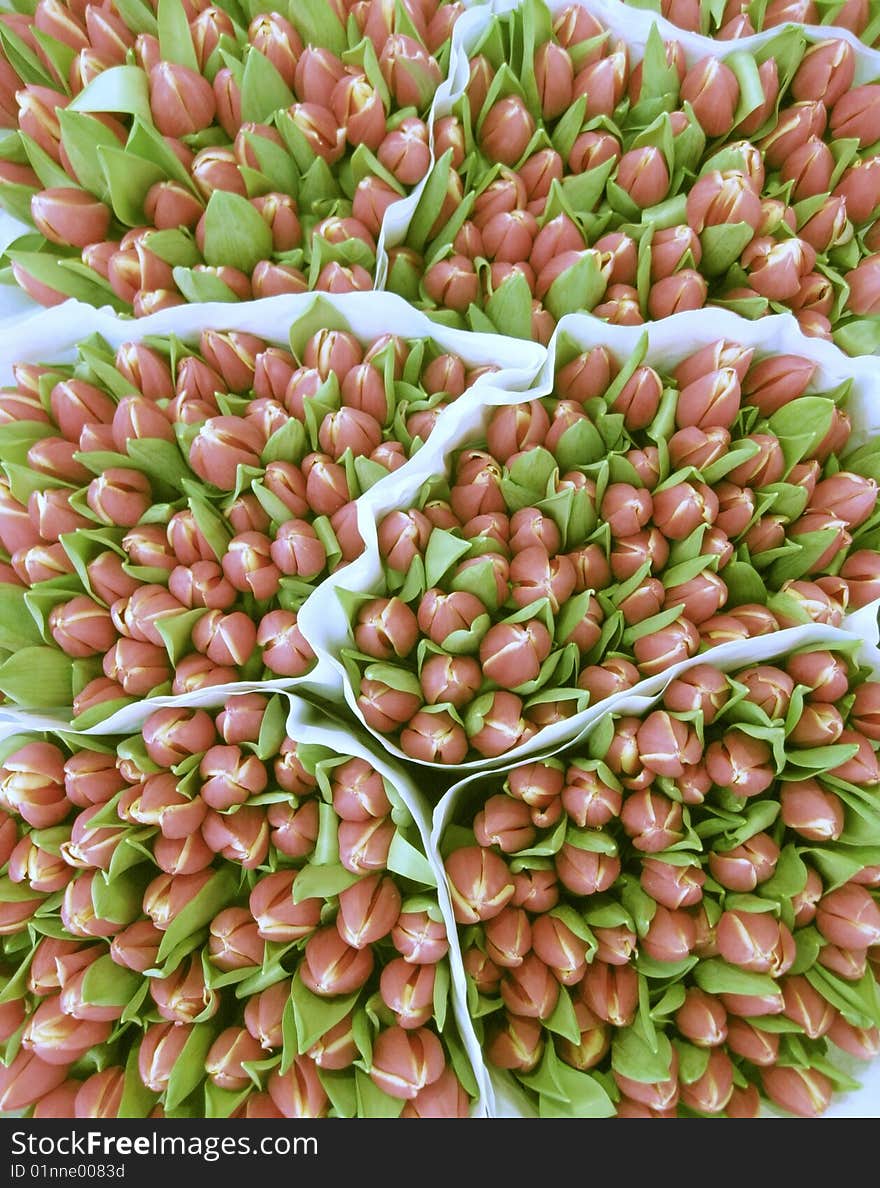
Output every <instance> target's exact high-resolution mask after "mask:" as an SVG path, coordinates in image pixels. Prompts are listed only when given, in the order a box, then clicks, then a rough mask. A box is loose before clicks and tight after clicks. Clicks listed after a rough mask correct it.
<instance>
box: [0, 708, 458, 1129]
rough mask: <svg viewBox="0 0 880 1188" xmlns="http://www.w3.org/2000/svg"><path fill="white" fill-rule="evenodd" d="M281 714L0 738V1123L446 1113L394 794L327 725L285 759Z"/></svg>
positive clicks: (438, 988)
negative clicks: (12, 1117) (114, 733)
mask: <svg viewBox="0 0 880 1188" xmlns="http://www.w3.org/2000/svg"><path fill="white" fill-rule="evenodd" d="M289 710H290V705H289V703H288V702H287V701H286V700H285V698H284V697H283V695H278V694H276V695H274V696H273V697H272V698H267V697H266V696H262V695H259V694H244V695H241V696H238V697H232V698H230V699H229V700H228V702H227V704H226V706H225V707H224V709H223V710H221V711H220V712H219V713H214V714H211V713H208V712H207V711H206V710H204V709H194V710H180V709H168V710H160V711H157V712H154V713H153V714H151V715H150V716H149V717H148V719H147V720H146V722H145V724H144V727H143V730H142V731H141V732H139V733H138V734H135V735H133V736H131V737H129V738H113V737H110V738H106V737H105V738H100V739H99V738H86V737H83V736H79V737H74V736H65V737H64V738H63V739H62V738H60V737H53V736H51V735H47V736H32V737H28V736H15V737H13V738H11V739H8V740H7V741H6V742H5V743H4V745H3V752H2V754H3V764H2V767H0V805H2V812H0V819H2V823H0V859H2V863H3V865H4V866H5V868H6V874H5V875H4V876H3V877H2V879H0V941H2V958H0V964H2V970H3V973H2V976H0V982H2V991H0V1038H2V1047H3V1054H4V1064H5V1067H2V1068H0V1109H2V1110H21V1109H23V1108H26V1107H33V1115H34V1117H38V1118H46V1117H71V1116H76V1117H78V1118H83V1117H101V1118H108V1117H109V1118H115V1117H132V1116H134V1117H147V1116H150V1117H166V1116H167V1117H193V1116H195V1117H215V1118H216V1117H229V1116H233V1117H243V1118H279V1117H286V1118H302V1117H309V1118H316V1117H321V1116H324V1115H327V1114H328V1113H332V1114H333V1115H334V1116H337V1117H397V1116H398V1115H402V1116H404V1117H416V1118H421V1117H459V1116H462V1115H466V1114H467V1113H468V1111H469V1109H470V1106H471V1102H472V1100H473V1099H474V1098H476V1096H477V1094H478V1085H477V1081H476V1080H475V1077H474V1072H473V1069H472V1068H471V1067H470V1063H469V1057H468V1055H467V1054H466V1051H465V1048H464V1046H463V1043H462V1040H461V1038H460V1036H459V1034H458V1032H457V1029H456V1025H455V1023H454V1021H453V1018H452V1009H451V1004H450V998H449V987H450V976H449V963H448V958H447V952H448V947H449V945H448V938H447V928H446V926H445V924H444V922H443V916H442V913H441V909H440V905H439V902H438V898H437V890H436V876H435V873H434V870H433V869H432V866H431V864H430V863H429V861H428V859H427V858H426V856H425V849H424V845H423V842H422V841H421V839H420V834H419V830H418V829H417V827H416V824H415V821H414V819H413V816H412V813H411V810H410V808H409V807H408V805H407V801H406V799H405V798H406V797H408V796H409V795H410V794H409V793H408V791H406V786H405V781H404V782H403V783H400V784H399V786H398V782H396V781H397V778H396V777H394V776H393V773H391V772H390V770H389V768H388V767H387V766H382V768H381V770H379V769H377V768H376V767H374V766H373V765H372V764H371V763H370V762H369V760H368V759H367V758H366V757H365V756H366V755H367V754H368V752H365V751H363V749H362V748H358V747H357V744H354V743H353V740H351V738H350V736H346V735H345V734H342V733H341V732H340V731H338V730H337V731H336V732H335V733H334V732H333V731H325V732H324V734H323V735H322V737H325V738H326V743H325V745H319V744H318V743H317V742H315V741H314V740H315V739H316V738H317V737H318V735H319V734H320V731H318V732H316V731H315V730H314V729H312V730H310V731H299V733H302V734H307V735H308V736H309V737H310V738H311V739H312V740H313V741H310V742H306V743H302V742H299V741H295V740H294V739H293V738H291V737H290V736H289V735H288V733H287V728H286V719H287V714H288V712H289ZM346 744H347V745H348V746H349V748H351V747H352V746H354V748H355V750H356V751H357V754H355V755H347V754H346V753H345V750H344V747H345V746H346Z"/></svg>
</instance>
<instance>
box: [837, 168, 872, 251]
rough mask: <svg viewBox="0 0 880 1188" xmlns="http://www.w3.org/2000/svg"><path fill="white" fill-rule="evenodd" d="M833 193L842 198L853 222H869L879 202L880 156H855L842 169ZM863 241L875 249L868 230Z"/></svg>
mask: <svg viewBox="0 0 880 1188" xmlns="http://www.w3.org/2000/svg"><path fill="white" fill-rule="evenodd" d="M833 193H834V196H835V197H836V198H843V199H844V201H845V202H846V214H847V215H848V217H849V218H850V219H851V220H852V222H853V223H856V224H862V223H867V222H869V221H870V220H871V216H872V215H873V213H874V211H875V210H876V209H877V206H878V204H880V157H878V156H873V157H867V158H866V159H865V160H862V159H861V158H859V157H856V159H855V160H854V161H853V163H852V165H850V167H849V168H848V169H846V170H844V173H843V176H842V177H841V179H840V181H839V182H838V184H837V185H836V186H835V188H834V191H833ZM865 243H866V246H868V247H870V248H871V250H872V251H876V249H877V244H876V242H874V241H873V238H872V236H871V233H870V232H869V233H868V235H867V236H866V239H865Z"/></svg>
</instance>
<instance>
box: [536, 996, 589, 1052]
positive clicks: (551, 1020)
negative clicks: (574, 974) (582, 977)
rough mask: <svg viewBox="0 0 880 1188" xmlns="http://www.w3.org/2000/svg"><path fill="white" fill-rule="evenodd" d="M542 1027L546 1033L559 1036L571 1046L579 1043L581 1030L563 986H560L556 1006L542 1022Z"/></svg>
mask: <svg viewBox="0 0 880 1188" xmlns="http://www.w3.org/2000/svg"><path fill="white" fill-rule="evenodd" d="M544 1026H545V1027H546V1028H547V1029H548V1031H552V1032H555V1034H556V1035H561V1036H562V1037H563V1039H567V1040H571V1042H572V1043H573V1044H579V1043H580V1039H581V1029H580V1027H579V1026H578V1021H577V1018H576V1016H575V1013H574V1005H573V1004H572V1001H571V997H570V995H569V994H568V991H567V990H566V989H565V987H564V986H560V988H559V997H558V998H557V999H556V1006H555V1007H554V1008H553V1010H552V1012H551V1013H550V1015H549V1016H548V1017H547V1018H546V1019H545V1020H544Z"/></svg>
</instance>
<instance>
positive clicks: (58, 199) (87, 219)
mask: <svg viewBox="0 0 880 1188" xmlns="http://www.w3.org/2000/svg"><path fill="white" fill-rule="evenodd" d="M31 215H32V217H33V220H34V223H35V225H36V228H37V230H38V231H39V232H40V233H41V234H42V235H44V236H45V237H46V238H47V239H48V240H49V241H50V242H51V243H59V244H72V245H73V246H74V247H79V248H84V247H86V245H87V244H90V243H95V242H97V241H98V240H102V239H105V238H106V237H107V231H108V229H109V227H110V210H109V208H108V207H106V206H105V205H104V203H103V202H99V201H98V200H97V199H96V198H93V197H92V195H91V194H89V193H88V191H87V190H77V189H73V188H70V187H61V188H53V189H48V190H42V191H41V192H40V193H39V194H35V195H34V197H33V198H32V199H31Z"/></svg>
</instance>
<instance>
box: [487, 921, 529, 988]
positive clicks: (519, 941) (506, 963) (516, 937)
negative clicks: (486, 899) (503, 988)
mask: <svg viewBox="0 0 880 1188" xmlns="http://www.w3.org/2000/svg"><path fill="white" fill-rule="evenodd" d="M484 937H485V941H486V958H487V960H489V961H491V962H493V963H494V964H495V966H498V967H500V968H501V969H516V968H517V967H518V966H520V965H522V963H523V961H524V960H525V957H526V954H527V953H528V952H529V950H530V949H531V948H532V929H531V925H530V924H529V918H528V916H527V915H526V913H525V911H524V910H523V909H522V908H519V907H513V906H510V907H506V908H504V910H503V911H502V912H500V913H499V914H498V915H497V916H493V918H492V919H491V920H488V921H486V924H485V927H484ZM482 973H483V976H485V971H482ZM499 978H500V973H499Z"/></svg>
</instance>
